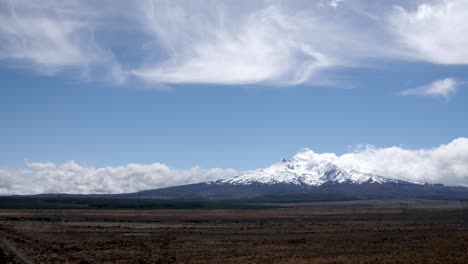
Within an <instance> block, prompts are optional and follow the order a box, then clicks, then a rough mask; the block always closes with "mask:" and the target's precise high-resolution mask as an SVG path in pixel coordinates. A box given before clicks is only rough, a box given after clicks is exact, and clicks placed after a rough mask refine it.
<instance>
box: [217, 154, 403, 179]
mask: <svg viewBox="0 0 468 264" xmlns="http://www.w3.org/2000/svg"><path fill="white" fill-rule="evenodd" d="M366 182H370V183H386V182H397V181H396V180H393V179H390V178H385V177H382V176H379V175H375V174H373V173H369V172H365V171H360V170H355V169H344V168H341V167H339V166H337V165H336V164H334V163H333V162H332V161H329V160H323V159H322V160H317V159H305V158H297V157H294V158H292V159H291V160H289V159H282V160H281V161H280V162H278V163H275V164H273V165H271V166H269V167H267V168H263V169H258V170H253V171H248V172H246V173H243V174H241V175H238V176H236V177H234V178H231V179H222V180H217V181H214V182H213V183H217V184H234V185H249V184H294V185H301V186H321V185H324V184H329V183H353V184H362V183H366Z"/></svg>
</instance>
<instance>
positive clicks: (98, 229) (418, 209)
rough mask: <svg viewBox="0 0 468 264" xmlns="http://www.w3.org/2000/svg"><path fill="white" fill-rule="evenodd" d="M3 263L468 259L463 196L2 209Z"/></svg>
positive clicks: (467, 224)
mask: <svg viewBox="0 0 468 264" xmlns="http://www.w3.org/2000/svg"><path fill="white" fill-rule="evenodd" d="M0 238H1V245H0V263H81V264H84V263H114V264H117V263H468V212H467V209H466V208H465V209H464V207H463V205H461V204H460V203H458V202H440V201H439V202H436V201H415V200H413V201H365V202H363V201H358V202H331V203H311V204H293V205H292V204H282V205H281V207H279V208H268V209H231V210H225V209H223V210H222V209H216V210H205V209H203V210H201V209H198V210H186V209H183V210H182V209H181V210H86V209H82V210H81V209H80V210H75V209H68V210H65V209H63V210H57V209H54V210H45V209H44V210H32V209H23V210H19V209H2V210H0Z"/></svg>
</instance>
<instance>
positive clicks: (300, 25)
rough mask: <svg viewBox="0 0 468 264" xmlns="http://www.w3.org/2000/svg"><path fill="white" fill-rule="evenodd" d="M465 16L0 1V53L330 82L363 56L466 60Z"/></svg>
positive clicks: (31, 60)
mask: <svg viewBox="0 0 468 264" xmlns="http://www.w3.org/2000/svg"><path fill="white" fill-rule="evenodd" d="M419 3H421V2H419ZM394 6H397V7H394ZM467 16H468V3H467V2H466V1H465V0H431V1H428V2H427V3H424V4H420V5H415V2H411V3H410V2H408V1H401V0H392V1H388V2H385V3H379V4H378V5H377V4H373V3H371V1H367V0H356V1H342V0H323V1H315V2H314V1H292V2H290V1H288V2H287V1H281V0H271V1H260V0H259V1H255V0H254V1H248V2H242V3H239V2H238V1H221V2H220V1H212V0H207V1H200V2H199V1H164V0H145V1H143V0H142V1H135V2H125V1H109V0H107V1H105V0H103V1H98V2H96V1H87V0H82V1H77V0H70V1H58V0H44V1H25V0H17V1H3V2H0V60H1V61H2V63H3V62H6V63H7V65H10V64H11V65H15V66H16V65H21V66H27V67H30V68H33V69H35V70H38V71H40V72H42V73H47V74H58V73H59V72H60V71H61V70H63V69H68V68H72V69H73V70H78V71H80V72H81V73H82V75H84V76H87V77H90V76H91V77H94V76H102V75H103V74H102V71H104V72H105V74H104V76H106V78H108V79H112V80H113V81H114V82H115V83H120V84H121V83H125V82H126V81H127V80H128V78H134V79H137V80H145V81H147V82H149V83H152V84H158V85H161V84H162V85H164V84H174V83H208V84H255V83H267V84H277V85H285V86H287V85H295V84H301V83H305V82H316V83H317V82H321V81H323V82H326V83H330V82H333V80H329V79H330V78H328V77H327V73H328V72H329V71H331V70H334V69H338V68H340V67H361V66H363V65H365V66H369V65H371V64H372V63H371V61H372V62H375V61H379V60H388V59H390V60H416V61H425V62H431V63H438V64H467V63H468V51H467V49H466V48H465V47H466V46H468V37H466V36H468V25H467V23H465V18H466V17H467ZM96 73H99V74H96ZM88 75H90V76H88Z"/></svg>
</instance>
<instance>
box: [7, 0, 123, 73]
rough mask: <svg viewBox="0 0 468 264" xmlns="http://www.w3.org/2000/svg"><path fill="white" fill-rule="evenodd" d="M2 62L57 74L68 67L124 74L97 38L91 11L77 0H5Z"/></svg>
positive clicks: (84, 70)
mask: <svg viewBox="0 0 468 264" xmlns="http://www.w3.org/2000/svg"><path fill="white" fill-rule="evenodd" d="M0 8H1V9H2V11H1V12H0V60H9V61H10V62H12V63H13V64H15V65H21V66H26V67H30V68H33V69H34V70H36V71H38V72H40V73H43V74H56V73H57V72H60V71H61V70H63V69H65V68H73V69H79V70H81V71H82V74H83V75H87V74H89V72H90V69H91V68H92V67H95V66H97V65H106V67H111V68H112V71H111V72H110V73H109V76H110V78H113V79H115V80H116V81H117V82H121V80H122V78H123V73H122V72H118V75H117V74H116V73H117V72H116V71H115V70H114V69H115V68H117V67H118V63H117V62H116V60H115V58H114V56H113V54H112V53H111V52H109V51H107V50H106V49H105V48H103V47H102V46H101V44H100V43H98V42H97V40H96V38H95V27H96V24H97V22H96V21H94V18H93V12H92V8H90V7H88V6H87V4H86V3H85V2H84V1H83V2H81V3H80V2H77V1H66V2H63V1H55V0H45V1H23V0H18V1H5V2H4V3H0Z"/></svg>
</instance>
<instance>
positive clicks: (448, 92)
mask: <svg viewBox="0 0 468 264" xmlns="http://www.w3.org/2000/svg"><path fill="white" fill-rule="evenodd" d="M460 84H461V82H460V81H458V80H457V79H455V78H445V79H441V80H436V81H434V82H432V83H430V84H426V85H423V86H420V87H417V88H412V89H408V90H404V91H402V92H401V93H400V94H401V95H404V96H408V95H415V96H430V97H441V98H443V99H445V100H446V101H448V100H449V99H450V97H451V96H453V95H454V94H455V93H456V92H457V90H458V88H459V86H460Z"/></svg>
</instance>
